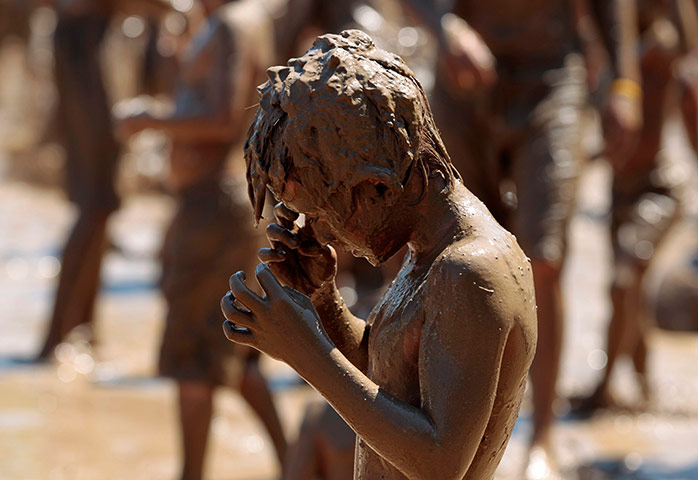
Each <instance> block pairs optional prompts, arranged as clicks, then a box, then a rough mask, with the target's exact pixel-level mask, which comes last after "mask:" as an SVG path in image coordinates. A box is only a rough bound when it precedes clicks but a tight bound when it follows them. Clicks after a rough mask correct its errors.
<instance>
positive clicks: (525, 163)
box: [403, 0, 640, 479]
mask: <svg viewBox="0 0 698 480" xmlns="http://www.w3.org/2000/svg"><path fill="white" fill-rule="evenodd" d="M403 1H404V3H406V4H407V6H408V7H410V8H411V9H412V10H413V11H414V12H415V14H416V17H418V18H419V19H420V21H421V22H423V23H425V24H426V25H427V26H428V27H430V29H431V30H432V31H433V32H434V34H435V35H436V37H437V39H438V41H439V46H440V48H439V59H438V69H437V73H436V84H435V89H434V93H433V98H432V107H433V110H434V115H435V118H436V121H437V124H438V125H439V128H440V129H441V131H442V137H443V140H444V143H445V144H446V148H447V149H448V151H449V152H450V153H451V155H452V157H453V163H454V165H455V166H456V168H457V169H458V171H459V172H460V173H461V175H462V176H463V181H464V184H465V185H466V186H467V187H468V189H470V190H471V191H472V192H473V193H474V194H475V195H476V196H477V197H478V198H480V199H481V200H482V201H483V202H485V204H486V205H487V207H488V208H489V210H490V211H491V212H492V213H493V214H494V215H495V217H496V218H497V219H498V220H499V221H500V222H501V223H502V224H503V225H505V226H507V228H509V230H511V231H512V232H513V233H514V234H515V235H516V237H517V239H518V242H519V244H520V245H521V247H522V248H523V250H524V252H526V254H527V255H528V256H529V257H531V262H532V267H533V276H534V282H535V287H536V299H537V302H538V348H537V352H536V358H535V360H534V362H533V366H532V368H531V371H530V379H531V386H532V390H533V436H532V439H531V448H530V454H529V459H528V462H527V467H526V472H525V478H528V479H543V478H558V477H559V473H558V472H557V466H556V462H555V461H554V455H553V452H552V448H551V440H550V431H551V426H552V423H553V419H554V414H553V403H554V401H555V398H556V383H557V377H558V371H559V365H560V354H561V347H562V338H563V336H562V332H563V319H564V306H563V303H562V297H561V292H560V278H561V274H562V268H563V264H564V259H565V252H566V247H567V226H568V222H569V219H570V218H571V215H572V212H573V209H574V205H575V194H576V188H577V177H578V172H579V169H580V167H581V162H582V158H581V157H582V151H581V115H580V114H581V110H582V108H583V107H584V106H585V104H586V101H587V87H586V73H585V67H584V61H583V58H582V55H581V51H582V47H581V44H580V41H579V38H578V36H577V33H576V28H575V23H576V18H575V5H574V3H573V2H572V1H570V0H533V1H528V2H522V1H520V0H493V1H489V2H473V1H468V0H457V1H455V2H453V9H452V12H450V13H446V12H444V11H442V10H440V9H439V8H437V7H436V2H435V1H434V0H403ZM633 1H634V0H613V1H610V2H609V1H603V0H599V5H602V6H600V7H599V9H598V11H599V12H601V13H602V15H600V16H599V19H598V20H599V21H602V22H604V23H605V24H607V25H612V27H609V28H615V29H616V30H615V31H616V32H617V35H616V36H615V37H614V45H613V48H612V51H610V52H609V53H610V55H611V57H612V59H613V67H614V72H613V73H614V75H615V77H616V78H617V79H618V81H619V82H622V83H623V84H625V85H629V84H632V85H637V81H638V74H637V65H636V62H635V61H633V59H634V57H635V55H634V53H633V50H632V49H633V48H634V42H635V33H634V26H635V23H634V22H633V21H628V19H627V18H626V14H629V13H631V11H630V10H627V9H625V8H622V7H623V6H624V5H625V4H628V3H630V2H633ZM609 31H610V30H609ZM605 113H606V115H605V119H606V122H607V125H608V126H609V128H608V129H607V132H608V133H609V137H608V142H607V143H608V146H609V149H611V148H621V147H622V145H623V144H625V143H628V142H631V141H632V139H633V138H634V137H635V135H636V133H637V129H638V128H639V115H640V114H639V102H636V101H633V99H626V98H625V97H621V98H617V97H612V98H609V104H608V106H607V109H606V112H605ZM512 273H513V274H516V272H512Z"/></svg>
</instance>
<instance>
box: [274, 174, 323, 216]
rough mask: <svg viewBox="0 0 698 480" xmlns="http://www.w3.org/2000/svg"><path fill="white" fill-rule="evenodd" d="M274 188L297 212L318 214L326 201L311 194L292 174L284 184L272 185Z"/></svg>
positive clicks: (279, 197)
mask: <svg viewBox="0 0 698 480" xmlns="http://www.w3.org/2000/svg"><path fill="white" fill-rule="evenodd" d="M279 187H281V188H279ZM272 189H273V191H274V194H275V195H276V196H277V197H278V199H279V200H280V201H281V202H282V203H283V204H284V205H286V206H287V207H288V208H290V209H291V210H293V211H295V212H296V213H304V214H307V215H316V214H317V213H318V212H319V211H320V210H321V206H322V205H323V204H325V203H326V202H325V199H323V198H319V197H318V196H317V195H316V196H313V195H311V194H310V193H309V192H308V191H307V190H306V189H305V188H303V185H301V183H300V182H299V181H298V180H296V179H295V178H293V177H292V176H289V177H287V178H286V181H284V182H283V184H282V185H272Z"/></svg>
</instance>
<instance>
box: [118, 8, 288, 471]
mask: <svg viewBox="0 0 698 480" xmlns="http://www.w3.org/2000/svg"><path fill="white" fill-rule="evenodd" d="M199 3H200V5H201V6H202V7H203V9H204V10H205V14H206V19H205V21H204V22H203V23H202V25H201V26H200V27H199V29H198V31H197V32H196V33H195V35H194V37H193V39H192V41H191V42H190V44H189V45H188V47H187V48H186V50H185V52H184V55H183V62H182V65H181V67H180V72H179V76H178V79H177V82H176V88H175V93H174V101H175V111H174V113H173V114H172V115H171V116H167V117H155V116H153V115H150V114H140V115H136V116H131V117H127V118H125V119H123V120H122V122H121V124H120V129H121V130H122V133H123V134H124V135H131V134H133V133H136V132H139V131H141V130H144V129H159V130H162V131H164V132H166V133H168V134H169V135H170V136H171V137H172V154H171V159H170V171H171V178H170V184H171V185H170V186H171V188H172V190H173V191H174V192H175V194H176V196H177V200H178V209H177V212H176V214H175V216H174V218H173V220H172V223H171V225H170V227H169V229H168V232H167V236H166V238H165V244H164V246H163V278H162V289H163V293H164V295H165V298H166V300H167V303H168V313H167V320H166V326H165V332H164V337H163V342H162V349H161V352H160V371H161V373H162V374H163V375H166V376H169V377H172V378H173V379H174V380H176V381H177V384H178V389H179V407H180V423H181V435H182V446H183V455H184V459H183V466H182V473H181V477H180V478H182V479H183V480H184V479H186V480H194V479H199V478H201V477H202V473H203V469H204V459H205V452H206V445H207V439H208V433H209V426H210V420H211V415H212V409H213V394H214V391H215V389H216V387H219V386H229V387H235V388H239V390H240V393H241V394H242V395H243V397H244V398H245V400H246V401H247V402H248V403H249V404H250V406H251V407H252V408H253V409H254V410H255V412H256V413H257V414H258V415H259V416H260V418H261V420H262V421H263V423H264V425H265V427H266V428H267V431H268V433H269V434H270V436H271V439H272V441H273V443H274V447H275V448H276V453H277V456H278V458H279V459H280V460H281V459H282V458H283V456H284V453H285V448H286V443H285V439H284V435H283V431H282V428H281V425H280V422H279V419H278V416H277V413H276V409H275V407H274V404H273V402H272V398H271V394H270V392H269V390H268V388H267V384H266V381H265V379H264V377H263V376H262V374H261V372H260V370H259V365H258V361H257V360H258V354H257V353H256V352H254V351H253V350H252V349H249V348H246V347H240V346H235V345H233V344H231V343H230V342H228V341H227V340H226V339H225V337H224V336H223V335H222V334H221V326H220V323H221V313H220V307H219V301H220V297H221V295H222V294H224V293H225V291H220V285H225V284H226V283H227V279H228V274H229V272H230V269H231V266H234V265H237V266H238V267H240V268H243V267H246V266H249V265H251V263H250V262H254V261H255V257H256V250H257V247H258V245H257V236H256V235H255V233H254V231H253V226H252V222H251V221H250V220H249V219H250V218H251V217H250V211H249V206H247V205H246V204H245V203H244V200H243V201H237V200H238V198H239V197H244V194H242V195H235V193H239V192H233V195H230V194H229V193H227V192H225V191H224V190H223V189H222V187H221V177H222V174H223V171H224V168H225V165H226V160H227V158H228V153H229V151H230V148H231V146H233V145H234V144H235V143H236V142H237V141H238V140H239V139H240V138H241V134H243V133H244V132H245V131H246V127H247V125H248V124H249V121H248V120H249V115H252V113H253V110H251V109H246V107H249V106H250V105H254V104H255V103H256V102H257V95H256V86H257V84H258V83H260V82H261V81H262V80H263V70H262V69H263V68H264V67H266V66H267V65H269V64H270V63H271V62H272V58H271V56H272V53H273V52H272V41H273V26H272V23H271V20H270V17H269V13H268V12H267V10H266V9H265V8H264V6H263V5H262V4H261V2H258V1H257V0H240V1H237V2H230V3H228V2H226V1H224V0H201V1H200V2H199ZM221 259H224V260H223V261H222V260H221Z"/></svg>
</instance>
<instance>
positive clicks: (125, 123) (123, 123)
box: [116, 113, 154, 140]
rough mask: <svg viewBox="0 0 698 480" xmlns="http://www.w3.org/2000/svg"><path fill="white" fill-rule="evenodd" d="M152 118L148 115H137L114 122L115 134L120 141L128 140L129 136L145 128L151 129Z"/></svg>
mask: <svg viewBox="0 0 698 480" xmlns="http://www.w3.org/2000/svg"><path fill="white" fill-rule="evenodd" d="M153 120H154V119H153V117H152V115H150V114H149V113H139V114H137V115H132V116H128V117H124V118H120V119H117V120H116V134H117V135H118V137H119V138H121V139H122V140H128V138H129V137H131V135H135V134H136V133H138V132H141V131H143V130H145V129H147V128H151V126H152V124H153Z"/></svg>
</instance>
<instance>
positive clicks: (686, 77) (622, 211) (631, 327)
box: [574, 0, 698, 413]
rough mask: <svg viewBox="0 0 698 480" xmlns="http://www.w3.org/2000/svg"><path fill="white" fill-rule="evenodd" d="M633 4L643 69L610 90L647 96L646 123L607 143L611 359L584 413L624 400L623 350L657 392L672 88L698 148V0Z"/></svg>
mask: <svg viewBox="0 0 698 480" xmlns="http://www.w3.org/2000/svg"><path fill="white" fill-rule="evenodd" d="M625 8H627V9H633V10H635V9H637V15H635V17H636V22H637V28H638V30H639V33H640V37H639V39H638V41H637V43H636V47H635V48H636V49H637V51H639V52H640V57H641V58H640V77H639V79H638V81H627V80H624V81H623V82H622V83H619V82H618V81H616V82H613V83H611V84H610V87H609V88H608V93H607V95H611V96H613V95H616V96H621V97H626V98H627V99H628V101H633V102H638V101H641V102H642V114H643V115H642V130H641V132H640V136H639V139H638V140H637V141H636V142H635V143H634V144H631V145H626V146H625V147H624V148H622V149H609V148H608V146H607V148H606V151H605V152H604V154H605V157H606V158H607V159H608V160H609V162H610V164H611V167H612V171H613V184H612V194H611V197H612V205H611V232H610V233H611V242H612V245H613V255H614V275H613V280H612V284H611V288H610V297H611V302H612V314H611V318H610V322H609V326H608V333H607V345H606V352H607V356H608V362H607V364H606V367H605V369H604V371H603V373H602V378H601V380H600V381H599V383H598V385H597V387H596V388H595V390H594V392H593V393H592V394H591V395H590V396H589V397H586V398H583V399H575V402H574V403H575V409H576V410H578V411H579V412H580V413H589V412H592V411H593V410H596V409H598V408H606V407H613V406H616V401H615V399H614V397H613V395H612V394H611V391H610V380H611V376H612V374H613V372H614V370H615V367H616V366H617V361H618V359H619V358H620V356H621V355H627V356H629V357H630V359H631V360H632V364H633V367H634V370H635V373H636V380H637V385H638V386H639V391H640V394H641V405H640V406H641V407H643V406H646V404H647V403H648V402H649V400H650V394H651V390H650V385H649V382H648V378H647V353H648V345H647V329H648V324H649V320H650V319H649V313H650V312H649V308H648V303H647V297H646V294H645V282H644V280H645V276H646V275H645V274H646V272H647V270H648V268H649V266H650V263H651V260H652V258H653V255H654V253H655V252H656V251H657V249H658V247H659V246H660V245H661V243H662V241H663V240H664V239H665V237H666V233H667V231H668V230H669V228H670V227H671V226H672V225H673V224H674V221H675V220H676V219H677V218H678V216H679V214H680V211H679V210H680V208H679V200H678V191H677V189H678V185H676V184H672V181H671V179H670V178H668V176H667V175H666V172H665V170H666V169H664V168H661V166H660V165H661V154H660V151H661V149H662V130H663V126H664V124H665V120H666V118H667V113H668V112H667V106H673V107H676V106H677V105H676V103H675V102H674V103H671V102H667V100H670V94H671V93H675V92H676V91H678V92H679V93H680V107H681V110H682V113H683V116H684V121H685V126H686V131H687V133H688V137H689V140H690V141H691V144H692V146H693V148H694V150H695V149H696V138H697V137H698V127H697V125H696V115H695V112H696V106H697V105H698V103H697V102H696V100H697V99H698V97H697V96H696V92H698V74H696V72H697V71H698V69H697V68H696V60H695V59H696V55H697V54H698V49H697V48H698V13H697V10H696V3H695V1H694V0H655V1H648V0H633V2H632V3H630V4H627V5H625ZM600 34H601V38H602V40H603V41H604V42H605V43H606V44H610V43H611V42H612V41H613V40H612V39H613V37H614V36H615V35H616V33H615V32H613V31H611V30H608V29H603V30H601V31H600ZM640 84H641V85H640ZM674 111H676V108H674ZM606 138H609V135H608V134H607V135H606Z"/></svg>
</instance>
